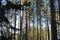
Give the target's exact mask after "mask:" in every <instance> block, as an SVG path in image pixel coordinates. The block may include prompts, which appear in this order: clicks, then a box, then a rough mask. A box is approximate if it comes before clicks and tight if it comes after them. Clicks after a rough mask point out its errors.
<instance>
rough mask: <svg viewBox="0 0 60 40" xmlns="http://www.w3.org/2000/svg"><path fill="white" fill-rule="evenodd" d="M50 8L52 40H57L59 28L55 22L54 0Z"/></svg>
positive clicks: (51, 0)
mask: <svg viewBox="0 0 60 40" xmlns="http://www.w3.org/2000/svg"><path fill="white" fill-rule="evenodd" d="M50 8H51V34H52V39H51V40H57V26H56V22H55V18H56V17H55V7H54V0H50Z"/></svg>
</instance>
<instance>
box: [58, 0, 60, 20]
mask: <svg viewBox="0 0 60 40" xmlns="http://www.w3.org/2000/svg"><path fill="white" fill-rule="evenodd" d="M58 6H59V20H60V0H58Z"/></svg>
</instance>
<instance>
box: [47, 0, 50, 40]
mask: <svg viewBox="0 0 60 40" xmlns="http://www.w3.org/2000/svg"><path fill="white" fill-rule="evenodd" d="M48 17H49V13H48V0H46V18H47V31H48V40H50V33H49V25H48Z"/></svg>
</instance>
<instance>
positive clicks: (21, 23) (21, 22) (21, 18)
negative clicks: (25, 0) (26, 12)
mask: <svg viewBox="0 0 60 40" xmlns="http://www.w3.org/2000/svg"><path fill="white" fill-rule="evenodd" d="M20 12H21V13H20V40H22V25H23V11H22V10H21V11H20Z"/></svg>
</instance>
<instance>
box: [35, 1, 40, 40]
mask: <svg viewBox="0 0 60 40" xmlns="http://www.w3.org/2000/svg"><path fill="white" fill-rule="evenodd" d="M36 3H37V5H36V6H37V40H39V39H40V40H41V2H40V0H36ZM38 21H40V38H39V32H38V31H39V30H38Z"/></svg>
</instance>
